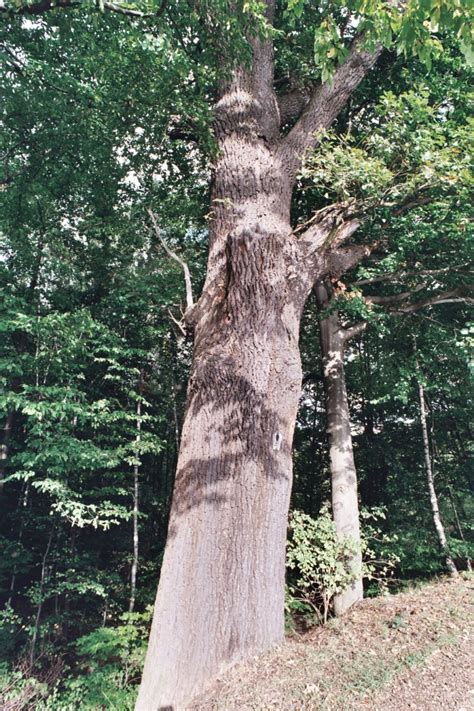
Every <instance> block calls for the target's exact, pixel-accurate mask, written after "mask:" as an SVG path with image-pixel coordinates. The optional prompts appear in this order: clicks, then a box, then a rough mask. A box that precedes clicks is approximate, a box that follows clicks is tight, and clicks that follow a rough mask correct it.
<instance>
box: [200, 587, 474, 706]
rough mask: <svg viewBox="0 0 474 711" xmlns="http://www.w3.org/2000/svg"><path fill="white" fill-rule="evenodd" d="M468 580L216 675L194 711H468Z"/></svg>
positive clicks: (382, 603)
mask: <svg viewBox="0 0 474 711" xmlns="http://www.w3.org/2000/svg"><path fill="white" fill-rule="evenodd" d="M473 593H474V581H472V580H471V581H466V580H459V581H451V580H442V581H439V582H436V583H430V584H427V585H423V586H422V587H418V588H416V589H412V590H410V591H409V592H404V593H400V594H398V595H390V596H385V597H379V598H376V599H372V600H365V601H364V602H362V603H360V604H359V605H358V606H357V607H356V608H355V609H354V610H353V611H351V612H350V613H349V614H348V615H347V616H346V617H345V618H344V619H343V620H342V619H341V620H336V619H335V620H331V621H330V622H329V623H328V625H327V626H326V627H324V628H316V629H314V630H312V631H311V632H308V633H306V634H304V635H302V636H297V635H294V636H292V637H290V638H288V639H287V641H286V642H285V643H284V644H283V645H281V646H280V647H278V648H276V649H275V650H272V651H271V652H269V653H267V654H264V655H261V656H260V657H255V658H254V659H253V660H252V661H251V662H250V663H247V664H246V665H240V666H238V667H234V668H233V669H231V670H229V671H228V672H227V673H226V674H225V675H222V678H220V679H219V680H218V681H217V682H216V683H215V684H214V685H213V687H212V688H210V689H209V691H208V693H207V694H205V695H204V696H202V697H200V698H199V700H197V701H196V703H195V704H194V705H193V706H192V711H267V710H268V711H270V710H273V711H275V710H276V709H278V710H279V711H310V710H311V711H319V710H321V711H339V710H340V711H343V710H344V711H346V710H354V711H362V710H365V711H405V710H406V711H474V648H473V644H472V642H473V630H474V614H473V613H474V595H473Z"/></svg>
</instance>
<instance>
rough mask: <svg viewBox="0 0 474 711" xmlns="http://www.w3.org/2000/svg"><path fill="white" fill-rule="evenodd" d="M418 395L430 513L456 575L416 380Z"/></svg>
mask: <svg viewBox="0 0 474 711" xmlns="http://www.w3.org/2000/svg"><path fill="white" fill-rule="evenodd" d="M418 396H419V400H420V422H421V431H422V433H423V452H424V457H425V468H426V479H427V484H428V492H429V496H430V504H431V513H432V515H433V524H434V527H435V530H436V535H437V536H438V541H439V545H440V548H441V550H442V551H443V554H444V556H445V560H446V566H447V568H448V570H449V574H450V575H451V576H452V577H457V575H458V571H457V568H456V566H455V564H454V561H453V559H452V557H451V554H450V553H449V548H448V542H447V540H446V534H445V532H444V526H443V522H442V520H441V514H440V512H439V505H438V496H437V494H436V489H435V485H434V477H433V469H432V467H431V457H430V442H429V438H428V426H427V424H426V407H425V393H424V388H423V385H422V384H421V382H418Z"/></svg>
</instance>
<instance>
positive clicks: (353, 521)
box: [315, 282, 363, 615]
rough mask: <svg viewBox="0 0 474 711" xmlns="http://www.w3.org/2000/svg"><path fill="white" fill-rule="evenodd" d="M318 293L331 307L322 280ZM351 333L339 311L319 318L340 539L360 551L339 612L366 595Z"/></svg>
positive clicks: (321, 306)
mask: <svg viewBox="0 0 474 711" xmlns="http://www.w3.org/2000/svg"><path fill="white" fill-rule="evenodd" d="M315 293H316V299H317V303H318V308H319V310H320V311H324V310H325V309H327V308H328V306H329V299H330V297H329V294H328V289H327V288H326V286H325V285H324V284H323V283H321V282H320V283H319V284H318V285H317V286H316V288H315ZM349 333H350V331H347V330H345V329H343V328H342V327H341V325H340V322H339V314H338V313H337V311H333V312H332V313H330V314H328V315H326V316H325V317H324V318H322V319H321V321H320V340H321V351H322V361H323V363H322V365H323V380H324V390H325V395H326V418H327V433H328V440H329V457H330V471H331V493H332V511H333V517H334V523H335V526H336V531H337V535H338V536H339V538H341V539H342V538H345V537H349V538H351V539H352V540H353V541H354V542H355V544H356V546H357V548H358V552H357V553H356V554H355V555H353V556H352V557H351V558H350V559H349V560H348V561H347V565H348V568H349V570H350V572H351V574H352V575H353V576H354V577H355V580H354V582H353V583H351V585H349V586H348V587H347V588H346V589H345V590H343V591H342V592H341V593H339V594H338V595H336V596H335V598H334V612H335V614H336V615H342V614H344V612H346V611H347V610H348V609H349V608H350V607H351V606H352V605H354V603H356V602H359V601H360V600H362V598H363V588H362V555H361V552H360V543H361V541H360V527H359V501H358V496H357V471H356V467H355V461H354V450H353V446H352V436H351V423H350V416H349V403H348V400H347V391H346V380H345V373H344V348H345V344H346V342H347V338H348V334H349Z"/></svg>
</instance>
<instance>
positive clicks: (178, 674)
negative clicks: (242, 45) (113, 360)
mask: <svg viewBox="0 0 474 711" xmlns="http://www.w3.org/2000/svg"><path fill="white" fill-rule="evenodd" d="M267 6H268V16H269V19H270V20H271V14H272V3H271V1H270V0H269V2H268V3H267ZM251 43H252V47H253V66H252V67H251V68H246V69H245V70H244V69H242V68H241V69H236V70H235V71H234V74H233V78H232V80H230V81H229V82H228V83H227V84H226V85H223V86H222V87H221V93H220V97H221V98H220V99H219V101H218V103H217V105H216V107H215V114H214V115H215V134H216V139H217V143H218V147H219V154H218V157H217V160H216V165H215V173H214V184H213V192H212V201H211V222H210V231H209V258H208V268H207V277H206V283H205V285H204V288H203V293H202V295H201V297H200V299H199V301H198V303H197V304H196V305H195V306H194V307H192V309H191V310H190V312H189V311H188V314H187V320H188V322H189V323H192V324H193V326H194V336H195V343H194V354H193V365H192V369H191V375H190V380H189V386H188V396H187V406H186V415H185V420H184V424H183V431H182V437H181V443H180V453H179V460H178V467H177V475H176V483H175V489H174V495H173V503H172V510H171V516H170V525H169V532H168V540H167V544H166V550H165V555H164V560H163V566H162V571H161V577H160V584H159V588H158V594H157V599H156V606H155V614H154V619H153V625H152V630H151V636H150V642H149V647H148V652H147V657H146V662H145V669H144V674H143V679H142V684H141V687H140V692H139V696H138V700H137V705H136V708H137V710H139V711H154V710H156V709H160V708H161V709H165V708H168V709H171V708H173V709H184V708H186V707H187V704H188V702H189V701H190V700H191V698H192V697H193V696H194V695H195V694H197V693H199V692H200V691H201V690H202V689H203V688H204V687H205V685H206V683H207V682H208V681H209V680H210V679H212V678H213V677H214V676H215V675H216V674H217V673H218V672H219V671H220V670H221V669H222V668H223V667H225V666H226V665H228V664H231V663H234V662H236V661H238V660H241V659H245V658H246V657H248V656H249V655H251V654H253V653H256V652H259V651H262V650H265V649H266V648H268V647H269V646H271V645H272V644H274V643H275V642H278V640H280V639H282V637H283V633H284V577H285V540H286V528H287V514H288V506H289V500H290V491H291V479H292V458H291V449H292V439H293V430H294V426H295V421H296V412H297V406H298V400H299V395H300V387H301V366H300V356H299V349H298V333H299V325H300V318H301V313H302V309H303V306H304V303H305V300H306V298H307V295H308V293H309V291H310V290H311V288H312V286H313V284H314V279H315V278H316V274H320V272H321V271H324V269H326V268H327V264H329V262H328V261H327V258H326V251H327V249H328V244H329V243H328V235H332V238H331V242H332V243H334V244H336V242H337V241H338V239H339V238H340V239H339V242H340V241H341V240H342V239H343V237H344V236H347V235H348V234H350V233H351V230H352V231H353V230H354V227H353V225H354V223H353V222H351V223H350V225H351V227H350V229H346V226H345V225H344V219H345V218H346V217H347V215H346V210H345V209H343V210H341V209H339V208H338V209H336V210H334V209H333V208H329V209H328V210H325V211H322V213H321V215H320V216H319V217H318V219H317V220H316V221H314V222H312V224H311V227H310V228H309V229H308V230H307V231H306V232H305V233H304V234H303V235H300V237H299V238H297V237H296V236H295V235H294V234H293V232H292V229H291V225H290V204H291V196H292V190H293V185H294V181H295V177H296V173H297V170H298V167H299V165H300V163H301V157H302V155H303V153H304V151H305V149H306V148H308V147H310V146H311V145H314V143H315V140H316V139H315V138H314V136H315V132H316V131H317V129H318V128H324V127H327V126H328V125H329V124H330V123H331V122H332V120H333V119H334V118H335V116H336V115H337V113H338V112H339V111H340V109H341V107H342V106H343V105H344V103H345V101H346V100H347V97H348V96H349V95H350V93H351V92H352V91H353V89H354V88H355V87H356V86H357V84H358V83H359V82H360V81H361V79H362V78H363V76H364V75H365V73H366V72H367V71H368V69H369V68H370V66H372V64H373V63H374V62H375V59H376V54H372V55H369V54H363V53H361V52H359V50H358V44H357V43H356V44H355V45H354V48H353V50H352V51H351V53H350V55H349V56H348V59H347V60H346V62H345V63H344V65H342V66H341V67H340V69H338V71H337V72H336V75H335V77H334V82H333V84H332V85H323V86H319V87H318V88H317V89H316V91H315V94H314V100H312V101H310V102H309V103H308V107H307V109H306V110H305V111H304V112H303V115H302V116H301V117H300V119H299V120H298V121H297V123H296V124H295V126H294V128H293V129H292V130H291V131H290V132H289V134H288V135H287V136H284V137H282V136H281V135H280V112H279V108H278V103H277V98H276V95H275V92H274V89H273V49H272V44H271V41H270V40H258V39H257V38H253V39H252V40H251ZM341 215H342V217H341ZM321 250H325V251H324V253H322V252H321ZM346 256H347V255H346V254H345V253H344V254H343V255H341V259H342V261H343V262H344V263H345V261H346ZM339 261H340V260H339ZM349 261H350V260H349ZM336 262H337V264H336V263H334V264H335V266H334V268H336V269H338V268H339V266H338V265H339V262H338V261H337V260H336Z"/></svg>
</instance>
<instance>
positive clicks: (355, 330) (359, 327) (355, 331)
mask: <svg viewBox="0 0 474 711" xmlns="http://www.w3.org/2000/svg"><path fill="white" fill-rule="evenodd" d="M366 328H367V321H359V323H356V324H355V325H354V326H351V327H350V328H344V329H343V331H342V338H343V341H344V343H347V342H348V341H350V340H351V339H352V338H355V337H356V336H358V335H359V334H361V333H362V332H363V331H365V329H366Z"/></svg>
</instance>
